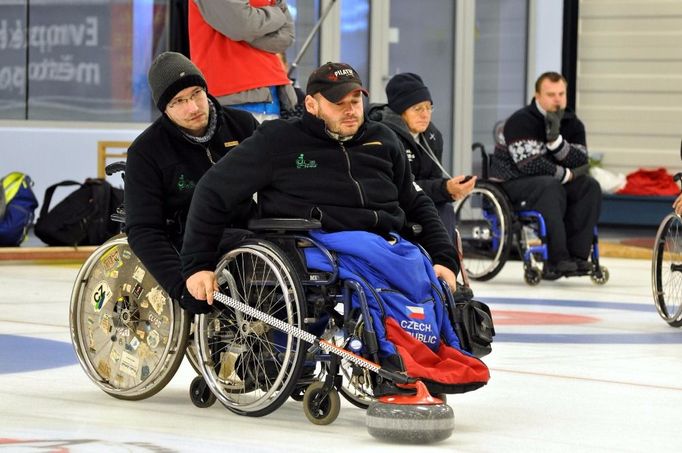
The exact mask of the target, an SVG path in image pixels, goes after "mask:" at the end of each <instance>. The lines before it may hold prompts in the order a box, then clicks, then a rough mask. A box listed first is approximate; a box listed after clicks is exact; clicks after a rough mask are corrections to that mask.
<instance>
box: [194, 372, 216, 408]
mask: <svg viewBox="0 0 682 453" xmlns="http://www.w3.org/2000/svg"><path fill="white" fill-rule="evenodd" d="M189 398H190V399H191V400H192V404H194V405H195V406H196V407H201V408H205V407H211V406H213V403H215V401H216V396H215V395H214V394H213V392H211V389H210V388H209V387H208V385H207V384H206V381H205V380H204V378H203V377H202V376H197V377H195V378H194V379H192V383H191V384H190V385H189Z"/></svg>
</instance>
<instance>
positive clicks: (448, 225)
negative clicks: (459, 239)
mask: <svg viewBox="0 0 682 453" xmlns="http://www.w3.org/2000/svg"><path fill="white" fill-rule="evenodd" d="M436 210H437V211H438V216H439V217H440V220H441V221H442V222H443V225H445V229H446V230H447V232H448V236H450V240H451V241H452V243H453V244H454V243H455V227H456V226H457V218H456V217H455V210H454V208H453V206H452V203H438V204H437V205H436Z"/></svg>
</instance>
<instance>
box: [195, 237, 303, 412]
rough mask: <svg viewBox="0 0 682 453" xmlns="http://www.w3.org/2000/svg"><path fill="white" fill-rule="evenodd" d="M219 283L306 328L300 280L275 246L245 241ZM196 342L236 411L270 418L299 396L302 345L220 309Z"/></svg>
mask: <svg viewBox="0 0 682 453" xmlns="http://www.w3.org/2000/svg"><path fill="white" fill-rule="evenodd" d="M216 277H217V279H218V284H219V285H220V290H221V292H222V293H223V294H226V295H228V296H230V297H232V298H234V299H237V300H239V301H240V302H243V303H246V304H249V305H251V306H252V307H254V308H256V309H258V310H261V311H263V312H265V313H268V314H269V315H272V316H276V317H278V318H279V319H281V320H283V321H285V322H287V323H289V324H291V325H293V326H296V327H299V328H304V319H305V317H306V305H305V304H306V302H305V298H304V293H303V289H302V287H301V283H300V280H299V278H298V276H297V274H296V273H295V271H294V267H293V266H292V264H291V262H290V261H289V259H288V258H287V257H286V255H285V254H284V253H283V252H282V251H281V250H280V249H279V248H278V247H277V246H275V245H274V244H272V243H270V242H268V241H263V240H255V239H250V240H247V241H244V242H243V243H242V244H241V245H239V246H237V247H236V248H235V249H234V250H232V251H230V252H228V253H227V254H225V255H224V256H223V258H222V259H221V260H220V263H219V264H218V266H217V268H216ZM195 335H196V339H197V341H198V343H197V350H198V354H199V359H200V360H199V367H200V369H201V374H202V375H203V377H204V379H205V380H206V383H207V384H208V386H209V387H210V388H211V391H212V393H213V394H215V395H216V397H217V398H218V401H220V402H221V404H223V405H224V406H225V407H227V408H228V409H229V410H231V411H232V412H234V413H236V414H239V415H246V416H251V417H261V416H264V415H268V414H269V413H271V412H273V411H274V410H275V409H277V408H278V407H280V406H281V405H282V404H283V403H284V401H286V399H287V398H289V396H290V395H291V394H292V392H293V391H294V390H295V386H296V384H297V381H298V379H299V376H300V374H301V370H302V367H303V363H304V360H305V356H306V352H307V351H306V347H305V345H304V343H303V342H301V340H299V339H297V338H295V337H293V336H291V335H287V334H285V333H282V332H280V331H278V330H277V329H275V328H273V327H271V326H268V325H267V324H266V323H264V322H262V321H259V320H256V319H253V318H250V317H249V316H248V315H245V314H244V313H242V312H239V311H237V310H234V309H232V308H229V307H221V306H220V304H216V310H214V311H213V312H211V313H208V314H205V315H200V316H199V317H198V324H197V330H196V332H195Z"/></svg>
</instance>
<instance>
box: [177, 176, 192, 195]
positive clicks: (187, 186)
mask: <svg viewBox="0 0 682 453" xmlns="http://www.w3.org/2000/svg"><path fill="white" fill-rule="evenodd" d="M194 186H196V183H195V182H194V181H192V180H191V179H189V180H186V179H185V175H180V179H178V190H179V191H180V192H184V191H186V190H193V189H194Z"/></svg>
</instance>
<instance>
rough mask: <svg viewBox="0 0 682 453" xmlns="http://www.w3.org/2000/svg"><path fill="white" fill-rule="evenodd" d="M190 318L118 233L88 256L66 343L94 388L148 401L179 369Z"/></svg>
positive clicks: (78, 281) (79, 278)
mask: <svg viewBox="0 0 682 453" xmlns="http://www.w3.org/2000/svg"><path fill="white" fill-rule="evenodd" d="M189 321H190V320H189V316H186V315H185V311H184V310H182V309H181V308H180V307H179V306H178V305H177V304H175V303H174V302H173V300H172V299H171V298H170V297H169V296H168V294H166V292H165V291H163V289H161V287H160V286H159V284H158V283H157V282H156V280H155V279H154V278H153V277H152V275H151V274H150V273H149V272H148V271H147V270H146V269H145V267H144V266H143V265H142V263H141V262H140V260H139V259H138V258H137V257H136V256H135V255H134V254H133V252H132V250H131V249H130V246H129V245H128V241H127V238H126V236H125V235H118V236H115V237H113V238H112V239H110V240H108V241H107V242H105V243H104V244H103V245H101V246H100V247H98V248H97V249H96V250H95V251H94V252H93V253H92V255H90V256H89V257H88V259H87V260H86V261H85V263H84V264H83V266H82V267H81V269H80V271H79V272H78V276H77V277H76V281H75V283H74V286H73V290H72V292H71V306H70V314H69V324H70V329H71V341H72V344H73V347H74V350H75V352H76V356H77V357H78V361H79V362H80V364H81V366H82V367H83V370H84V371H85V373H86V374H87V376H88V377H89V378H90V380H92V381H93V382H94V383H95V384H96V385H97V386H98V387H99V388H100V389H102V390H103V391H104V392H106V393H107V394H109V395H111V396H113V397H115V398H120V399H124V400H141V399H144V398H149V397H150V396H152V395H154V394H156V393H157V392H159V391H160V390H161V389H163V388H164V387H165V386H166V384H168V382H169V381H170V380H171V379H172V378H173V375H174V374H175V372H176V371H177V369H178V367H179V366H180V363H181V362H182V358H183V356H184V352H185V348H186V346H187V338H188V335H189V324H190V322H189Z"/></svg>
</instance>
